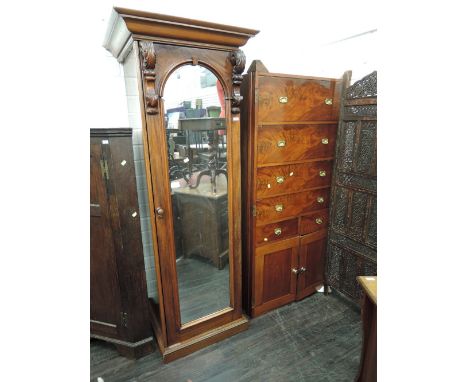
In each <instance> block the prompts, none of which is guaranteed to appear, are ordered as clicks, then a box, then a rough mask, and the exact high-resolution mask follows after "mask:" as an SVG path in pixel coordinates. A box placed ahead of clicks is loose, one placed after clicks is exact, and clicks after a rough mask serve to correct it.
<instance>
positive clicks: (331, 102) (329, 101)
mask: <svg viewBox="0 0 468 382" xmlns="http://www.w3.org/2000/svg"><path fill="white" fill-rule="evenodd" d="M325 105H333V98H325Z"/></svg>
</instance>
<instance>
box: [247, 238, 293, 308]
mask: <svg viewBox="0 0 468 382" xmlns="http://www.w3.org/2000/svg"><path fill="white" fill-rule="evenodd" d="M298 247H299V237H294V238H292V239H288V240H284V241H281V242H278V243H274V244H270V245H265V246H262V247H259V248H257V250H256V254H255V285H254V291H255V292H254V293H255V294H254V296H255V300H254V303H253V305H254V308H253V312H252V313H253V315H254V316H256V315H258V314H261V313H264V312H266V311H268V310H271V309H274V308H277V307H279V306H282V305H284V304H287V303H289V302H291V301H294V300H295V298H296V283H297V276H296V273H297V259H298ZM295 271H296V273H295Z"/></svg>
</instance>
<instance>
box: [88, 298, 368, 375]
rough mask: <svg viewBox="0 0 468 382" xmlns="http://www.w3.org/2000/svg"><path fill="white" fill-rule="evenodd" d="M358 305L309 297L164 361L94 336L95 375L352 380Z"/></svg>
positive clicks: (358, 346)
mask: <svg viewBox="0 0 468 382" xmlns="http://www.w3.org/2000/svg"><path fill="white" fill-rule="evenodd" d="M360 349H361V322H360V315H359V310H358V309H357V307H355V306H353V305H350V304H348V303H346V302H345V301H344V300H342V298H338V297H336V296H335V295H334V294H333V293H332V294H331V295H328V296H325V295H323V294H321V293H316V294H315V295H313V296H311V297H309V298H306V299H305V300H303V301H300V302H296V303H293V304H290V305H287V306H284V307H282V308H280V309H277V310H275V311H273V312H270V313H267V314H265V315H263V316H260V317H258V318H256V319H253V320H251V321H250V328H249V329H248V330H247V331H245V332H242V333H240V334H238V335H236V336H233V337H231V338H228V339H226V340H224V341H221V342H220V343H217V344H214V345H211V346H210V347H207V348H205V349H202V350H199V351H198V352H196V353H193V354H191V355H189V356H187V357H184V358H181V359H179V360H176V361H174V362H172V363H169V364H167V365H164V364H163V363H162V359H161V355H160V353H159V352H158V351H156V352H155V353H153V354H150V355H148V356H146V357H144V358H141V359H139V360H137V361H131V360H127V359H125V358H123V357H121V356H119V354H118V353H117V352H116V351H115V350H114V348H113V347H112V345H109V344H106V343H104V342H100V341H95V340H93V341H92V342H91V381H97V377H101V378H102V379H103V380H104V382H113V381H161V382H172V381H174V382H176V381H177V382H179V381H180V382H187V381H192V382H199V381H204V382H205V381H210V382H214V381H219V382H230V381H235V382H240V381H249V382H252V381H262V382H263V381H269V382H276V381H278V382H283V381H295V382H298V381H312V382H322V381H330V382H340V381H342V382H352V381H353V380H354V377H355V375H356V373H357V369H358V366H359V358H360Z"/></svg>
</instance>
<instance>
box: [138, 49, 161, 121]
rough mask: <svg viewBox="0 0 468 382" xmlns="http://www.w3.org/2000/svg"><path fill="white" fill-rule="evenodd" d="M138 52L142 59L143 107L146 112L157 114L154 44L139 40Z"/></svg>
mask: <svg viewBox="0 0 468 382" xmlns="http://www.w3.org/2000/svg"><path fill="white" fill-rule="evenodd" d="M140 53H141V57H142V59H143V63H142V72H143V85H144V94H145V109H146V113H147V114H157V113H158V110H159V96H158V95H157V94H156V89H155V80H156V70H155V68H156V52H155V50H154V44H153V43H152V42H149V41H142V42H140Z"/></svg>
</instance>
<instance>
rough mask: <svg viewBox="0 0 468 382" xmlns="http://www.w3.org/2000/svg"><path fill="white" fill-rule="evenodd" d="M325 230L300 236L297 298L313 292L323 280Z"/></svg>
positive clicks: (325, 243) (325, 245) (325, 244)
mask: <svg viewBox="0 0 468 382" xmlns="http://www.w3.org/2000/svg"><path fill="white" fill-rule="evenodd" d="M326 247H327V230H322V231H319V232H314V233H311V234H309V235H306V236H303V237H301V242H300V248H299V269H300V271H301V272H300V273H299V277H298V285H297V298H296V299H297V300H300V299H302V298H304V297H306V296H308V295H310V294H312V293H314V292H315V290H316V289H315V288H316V287H317V286H318V285H320V284H322V283H323V281H324V271H325V251H326Z"/></svg>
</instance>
